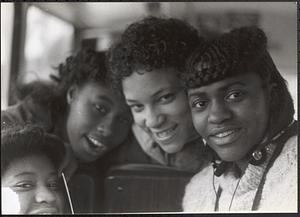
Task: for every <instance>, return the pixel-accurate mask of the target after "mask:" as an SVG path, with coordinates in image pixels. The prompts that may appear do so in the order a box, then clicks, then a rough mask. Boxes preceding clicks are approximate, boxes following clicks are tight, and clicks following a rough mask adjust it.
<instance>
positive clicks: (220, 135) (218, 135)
mask: <svg viewBox="0 0 300 217" xmlns="http://www.w3.org/2000/svg"><path fill="white" fill-rule="evenodd" d="M232 133H234V130H229V131H226V132H223V133H218V134H216V135H215V136H216V137H219V138H222V137H225V136H228V135H230V134H232Z"/></svg>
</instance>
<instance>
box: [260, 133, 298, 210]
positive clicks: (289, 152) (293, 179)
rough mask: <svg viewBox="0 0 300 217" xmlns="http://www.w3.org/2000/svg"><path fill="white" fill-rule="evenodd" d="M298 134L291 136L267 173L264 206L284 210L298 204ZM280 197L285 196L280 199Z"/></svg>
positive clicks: (263, 194)
mask: <svg viewBox="0 0 300 217" xmlns="http://www.w3.org/2000/svg"><path fill="white" fill-rule="evenodd" d="M297 162H298V158H297V136H292V137H291V138H289V139H288V140H287V141H286V143H285V145H284V147H283V149H282V151H281V153H280V154H279V156H278V157H277V158H276V160H275V161H274V162H273V164H272V166H271V167H270V170H269V171H268V173H267V174H266V180H265V184H264V187H263V192H262V204H261V205H262V206H263V207H272V209H275V207H276V210H279V211H284V210H294V209H295V207H296V206H297V183H298V181H297ZM278 198H284V200H279V201H278Z"/></svg>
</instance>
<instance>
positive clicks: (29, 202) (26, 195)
mask: <svg viewBox="0 0 300 217" xmlns="http://www.w3.org/2000/svg"><path fill="white" fill-rule="evenodd" d="M18 196H19V201H18V202H19V205H20V214H26V213H28V212H29V211H31V209H32V208H33V206H34V195H33V193H32V192H30V191H28V192H23V193H19V195H18ZM11 203H13V201H12V202H11Z"/></svg>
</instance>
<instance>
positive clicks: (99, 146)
mask: <svg viewBox="0 0 300 217" xmlns="http://www.w3.org/2000/svg"><path fill="white" fill-rule="evenodd" d="M86 139H87V141H88V145H89V147H90V148H91V149H92V150H93V152H97V153H98V152H100V151H104V150H106V146H105V145H104V144H103V143H102V142H101V141H99V140H97V139H95V138H94V137H91V136H86Z"/></svg>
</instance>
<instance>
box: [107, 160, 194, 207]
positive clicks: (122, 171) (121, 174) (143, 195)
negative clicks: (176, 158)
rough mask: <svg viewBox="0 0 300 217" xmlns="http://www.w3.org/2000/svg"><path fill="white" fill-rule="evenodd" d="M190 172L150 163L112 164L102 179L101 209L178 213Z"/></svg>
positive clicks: (190, 175)
mask: <svg viewBox="0 0 300 217" xmlns="http://www.w3.org/2000/svg"><path fill="white" fill-rule="evenodd" d="M192 175H193V174H192V173H191V172H186V171H181V170H178V169H174V168H170V167H165V166H160V165H150V164H127V165H122V166H117V167H113V168H112V169H110V171H109V172H108V174H107V176H106V178H105V180H104V197H103V203H104V212H108V213H130V212H180V211H182V208H181V201H182V197H183V193H184V188H185V185H186V184H187V182H188V181H189V180H190V178H191V177H192Z"/></svg>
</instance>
